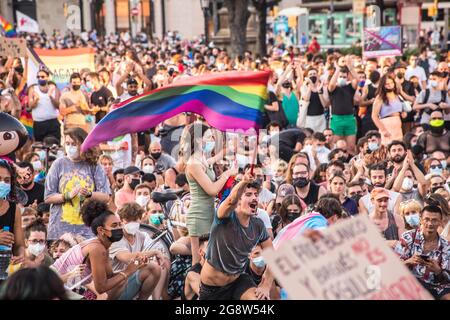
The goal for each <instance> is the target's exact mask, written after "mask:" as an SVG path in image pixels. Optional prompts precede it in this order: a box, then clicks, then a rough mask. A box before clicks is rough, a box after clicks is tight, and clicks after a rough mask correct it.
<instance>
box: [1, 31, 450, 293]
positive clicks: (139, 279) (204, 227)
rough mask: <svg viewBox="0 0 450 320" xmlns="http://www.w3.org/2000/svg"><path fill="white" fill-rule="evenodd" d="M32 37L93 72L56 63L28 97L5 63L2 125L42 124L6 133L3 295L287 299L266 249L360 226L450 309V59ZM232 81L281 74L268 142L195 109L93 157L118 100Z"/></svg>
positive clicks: (22, 69) (20, 75)
mask: <svg viewBox="0 0 450 320" xmlns="http://www.w3.org/2000/svg"><path fill="white" fill-rule="evenodd" d="M24 36H25V37H26V39H27V42H28V44H29V45H30V46H33V47H41V48H49V49H63V48H74V47H83V46H85V47H92V48H95V49H96V69H95V70H87V69H86V70H81V71H80V72H79V73H73V74H71V75H70V83H69V84H68V86H67V87H65V88H63V89H61V88H58V87H57V86H56V84H55V83H54V82H53V81H52V75H51V73H50V72H49V70H47V69H46V68H44V67H42V68H40V69H39V71H38V72H37V74H36V75H34V76H35V79H31V80H33V82H34V83H35V84H34V85H32V86H27V85H26V83H27V81H28V80H30V79H28V78H27V70H26V69H27V68H26V64H25V63H24V64H22V62H21V60H20V59H13V58H11V57H3V58H2V60H1V61H0V62H1V63H0V90H1V94H0V99H1V100H0V107H1V112H2V113H6V114H9V115H11V116H13V117H15V118H17V119H23V118H24V117H26V116H27V115H28V116H29V117H31V118H32V120H33V126H32V130H30V132H29V134H30V136H29V138H28V141H27V142H23V141H21V142H20V144H19V137H18V136H17V133H16V132H15V131H11V129H9V127H6V126H5V127H2V124H3V122H0V155H1V156H2V158H3V159H4V160H0V245H1V246H3V247H4V246H9V247H11V248H12V257H11V259H10V262H9V265H8V266H7V268H6V270H0V271H2V272H3V274H8V277H7V278H6V279H3V280H5V281H4V283H3V286H2V289H1V291H0V299H37V298H49V299H53V298H56V299H69V298H84V299H125V300H130V299H142V300H147V299H153V300H160V299H164V300H167V299H188V300H193V299H201V300H202V299H204V300H206V299H235V300H239V299H242V300H243V299H280V297H281V293H282V291H283V290H282V288H281V287H280V286H279V284H278V283H277V282H276V281H275V279H274V278H273V276H272V275H271V273H270V271H269V269H268V268H267V266H266V263H265V261H264V258H263V257H262V255H261V252H262V250H264V249H265V248H269V247H273V246H275V248H277V247H279V246H280V245H282V241H281V240H282V239H281V237H280V236H281V235H282V234H283V232H284V230H285V228H288V227H289V225H290V224H291V223H293V222H295V221H296V220H298V219H303V220H314V221H316V223H315V225H322V227H323V228H326V227H327V226H329V225H331V224H334V223H339V221H340V220H343V219H351V218H352V217H354V216H356V215H358V214H365V215H368V217H369V218H370V220H371V221H372V222H373V223H374V224H375V225H376V226H377V227H378V228H379V230H380V234H381V235H382V236H383V237H384V238H385V239H386V241H387V244H388V245H389V246H390V247H391V248H392V249H393V250H394V251H395V252H396V253H397V254H398V256H399V258H400V259H401V260H402V261H403V262H404V264H405V265H406V266H407V267H408V268H409V270H410V271H411V272H412V273H413V274H414V275H415V276H416V277H417V279H418V280H419V281H420V282H421V283H422V284H423V285H424V287H425V288H426V289H427V290H428V291H429V292H430V293H431V294H432V295H433V296H434V297H435V298H436V299H450V245H449V241H450V165H447V164H448V163H449V164H450V96H449V93H450V77H449V70H450V53H447V52H445V51H442V50H441V51H437V52H436V51H433V50H432V49H431V48H430V47H421V48H419V49H418V50H417V53H416V54H411V55H409V56H404V57H382V58H378V59H376V58H371V59H363V58H362V57H361V56H358V55H353V54H348V55H345V54H342V53H341V52H340V51H339V50H328V51H326V52H325V51H320V49H319V50H309V51H307V52H302V51H301V50H300V49H298V48H294V47H285V46H283V45H276V46H275V45H274V46H269V53H268V55H267V56H255V55H254V54H252V52H250V51H247V52H245V54H244V55H243V56H238V57H231V55H230V54H229V53H228V52H227V51H226V50H223V49H221V48H218V47H214V46H206V45H205V44H204V43H203V41H202V39H197V40H184V39H181V37H180V35H179V34H177V33H176V32H171V33H169V34H168V35H167V36H166V37H165V38H164V39H163V40H150V39H148V38H147V37H146V36H145V35H140V37H139V41H132V39H131V38H130V36H129V34H127V33H124V34H121V35H111V36H108V37H101V36H98V35H97V34H96V33H95V32H91V33H83V34H82V35H81V36H74V35H66V36H63V35H61V34H59V33H58V32H55V33H54V34H53V35H51V36H47V35H44V34H40V35H24ZM314 48H316V46H314ZM319 48H320V47H319ZM312 51H314V52H312ZM232 70H237V71H252V70H271V71H272V74H271V77H270V80H269V83H268V100H267V101H266V104H265V105H264V111H265V112H264V118H263V119H262V121H263V127H264V129H265V131H264V132H262V133H260V134H259V135H258V137H259V140H258V141H256V138H255V136H251V135H244V134H235V133H227V134H223V133H220V132H218V131H217V130H215V129H214V128H212V127H211V126H209V125H208V123H207V122H206V121H205V120H204V119H203V118H202V117H201V116H199V115H196V114H190V113H183V114H179V115H177V116H175V117H173V118H170V119H169V120H166V121H164V122H163V123H161V124H160V125H158V126H157V127H155V128H150V129H149V130H148V131H145V132H139V133H133V134H126V135H123V136H120V137H116V138H115V139H113V140H111V141H107V142H105V143H102V144H100V145H99V146H97V147H95V148H92V149H89V150H88V151H86V152H82V151H81V149H80V146H81V144H82V143H83V141H84V140H85V139H86V137H87V135H88V134H89V132H90V131H91V130H92V128H94V127H95V125H96V123H98V122H99V121H100V120H101V119H102V118H103V117H104V116H105V115H106V114H108V112H110V111H111V110H113V109H114V108H115V106H116V104H117V103H118V102H120V101H125V100H127V99H129V98H130V97H134V96H136V95H139V94H143V93H147V92H149V91H151V90H153V89H156V88H162V87H164V86H167V85H170V84H171V83H174V82H176V81H178V80H179V79H186V78H189V77H192V76H197V75H204V74H210V73H219V72H226V71H232ZM0 120H1V119H0ZM130 125H132V124H130ZM16 142H17V143H16ZM19 145H20V147H18V146H19ZM8 148H9V149H8ZM5 150H6V151H8V152H4V151H5ZM2 152H3V153H2ZM252 160H255V161H252ZM252 162H253V165H252ZM227 188H228V192H229V194H227V195H224V192H225V191H226V190H227ZM5 227H6V228H5ZM309 235H310V233H308V231H306V230H305V236H309ZM272 242H273V243H272ZM55 274H57V275H58V276H55ZM31 283H33V284H34V286H36V287H34V288H29V289H27V290H26V287H27V286H33V285H32V284H31Z"/></svg>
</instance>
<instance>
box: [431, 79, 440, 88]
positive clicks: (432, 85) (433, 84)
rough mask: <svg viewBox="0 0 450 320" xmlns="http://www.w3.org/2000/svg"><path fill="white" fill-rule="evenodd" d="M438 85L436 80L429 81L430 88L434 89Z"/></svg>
mask: <svg viewBox="0 0 450 320" xmlns="http://www.w3.org/2000/svg"><path fill="white" fill-rule="evenodd" d="M438 85H439V83H438V82H437V81H436V80H430V86H431V87H432V88H436V87H437V86H438Z"/></svg>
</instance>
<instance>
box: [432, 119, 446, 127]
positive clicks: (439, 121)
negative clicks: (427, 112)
mask: <svg viewBox="0 0 450 320" xmlns="http://www.w3.org/2000/svg"><path fill="white" fill-rule="evenodd" d="M444 123H445V122H444V120H443V119H435V120H430V126H431V127H432V128H440V127H442V126H443V125H444Z"/></svg>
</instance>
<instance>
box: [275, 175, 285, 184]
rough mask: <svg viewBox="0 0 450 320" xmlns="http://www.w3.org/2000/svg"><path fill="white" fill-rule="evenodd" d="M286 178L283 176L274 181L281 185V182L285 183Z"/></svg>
mask: <svg viewBox="0 0 450 320" xmlns="http://www.w3.org/2000/svg"><path fill="white" fill-rule="evenodd" d="M283 180H284V177H283V176H278V177H273V181H275V182H276V183H278V184H280V183H281V182H283Z"/></svg>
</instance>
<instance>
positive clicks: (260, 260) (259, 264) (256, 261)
mask: <svg viewBox="0 0 450 320" xmlns="http://www.w3.org/2000/svg"><path fill="white" fill-rule="evenodd" d="M252 262H253V264H254V265H255V266H256V267H257V268H261V269H262V268H264V267H265V266H266V262H265V261H264V258H263V256H259V257H256V258H253V259H252Z"/></svg>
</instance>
